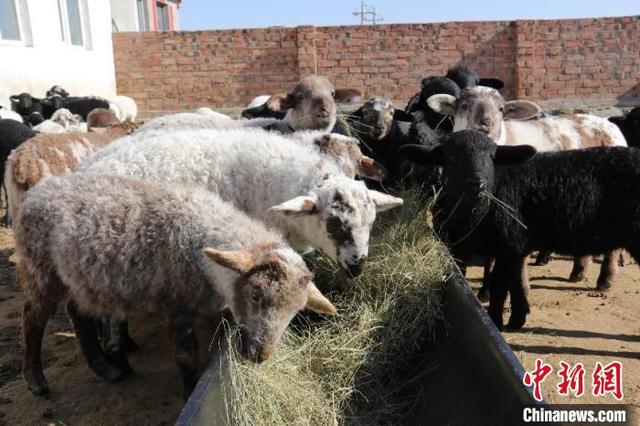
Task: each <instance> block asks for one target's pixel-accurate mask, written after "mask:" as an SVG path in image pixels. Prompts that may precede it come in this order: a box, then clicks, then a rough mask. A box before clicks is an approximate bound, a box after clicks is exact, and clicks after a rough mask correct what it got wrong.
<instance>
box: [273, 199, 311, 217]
mask: <svg viewBox="0 0 640 426" xmlns="http://www.w3.org/2000/svg"><path fill="white" fill-rule="evenodd" d="M317 202H318V200H317V198H316V197H315V196H310V195H301V196H299V197H296V198H292V199H290V200H288V201H285V202H284V203H281V204H278V205H276V206H273V207H270V208H269V212H271V213H282V214H284V215H286V216H304V215H311V214H315V213H317V212H318V209H317V208H316V203H317Z"/></svg>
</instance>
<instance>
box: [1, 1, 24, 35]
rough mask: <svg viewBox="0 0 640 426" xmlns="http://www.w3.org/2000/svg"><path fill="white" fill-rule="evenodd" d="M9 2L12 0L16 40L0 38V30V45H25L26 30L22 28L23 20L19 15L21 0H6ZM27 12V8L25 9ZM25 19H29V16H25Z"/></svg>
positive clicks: (20, 13)
mask: <svg viewBox="0 0 640 426" xmlns="http://www.w3.org/2000/svg"><path fill="white" fill-rule="evenodd" d="M8 1H10V2H13V9H14V10H15V19H16V26H17V28H18V37H19V39H18V40H12V39H5V38H2V32H0V45H3V46H26V45H27V40H26V38H27V37H26V31H25V28H23V22H22V19H20V18H21V16H22V13H23V11H22V9H21V8H22V4H23V3H22V2H21V1H20V0H8ZM26 12H27V13H28V10H27V11H26ZM27 19H30V17H29V16H27Z"/></svg>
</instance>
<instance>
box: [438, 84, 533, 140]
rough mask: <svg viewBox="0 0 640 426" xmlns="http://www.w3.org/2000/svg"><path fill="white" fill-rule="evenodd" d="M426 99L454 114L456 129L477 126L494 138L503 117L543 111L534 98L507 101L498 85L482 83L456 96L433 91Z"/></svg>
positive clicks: (520, 117)
mask: <svg viewBox="0 0 640 426" xmlns="http://www.w3.org/2000/svg"><path fill="white" fill-rule="evenodd" d="M427 103H428V104H429V106H430V107H431V108H432V109H433V110H435V111H437V112H439V113H441V114H445V115H450V116H453V117H454V126H453V131H454V132H457V131H460V130H476V131H478V132H481V133H484V134H486V135H487V136H489V137H490V138H491V139H492V140H494V141H498V140H499V139H500V136H501V134H502V129H503V126H502V124H503V120H504V119H513V120H529V119H531V118H534V117H535V116H537V115H538V114H539V113H540V111H541V110H540V107H539V106H538V105H536V104H535V103H533V102H528V101H510V102H505V101H504V99H503V97H502V95H500V93H499V92H498V91H497V90H496V89H492V88H489V87H483V86H476V87H473V88H468V89H465V90H463V91H462V93H461V95H460V97H458V98H457V99H456V98H454V97H453V96H450V95H434V96H431V97H430V98H429V99H428V100H427Z"/></svg>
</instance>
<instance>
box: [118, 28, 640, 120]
mask: <svg viewBox="0 0 640 426" xmlns="http://www.w3.org/2000/svg"><path fill="white" fill-rule="evenodd" d="M113 39H114V50H115V61H116V77H117V85H118V92H119V93H120V94H124V95H128V96H132V97H133V98H134V99H135V100H136V101H137V102H138V106H139V108H140V110H141V111H146V112H150V111H174V110H184V109H192V108H197V107H200V106H212V107H218V108H220V107H238V106H244V105H246V104H247V103H248V102H249V101H250V100H251V99H252V98H253V97H254V96H256V95H259V94H268V93H276V92H285V91H288V90H290V89H291V88H292V86H293V85H294V84H295V82H296V81H297V80H298V79H299V78H300V77H301V76H304V75H308V74H313V73H317V74H322V75H326V76H327V77H329V78H330V79H331V80H332V81H333V82H334V83H335V85H336V87H357V88H361V89H364V90H365V92H366V94H367V95H384V96H386V97H388V98H390V99H396V100H402V101H404V100H406V99H408V98H409V97H410V96H412V95H413V94H414V93H415V92H416V91H417V90H418V87H419V84H420V80H421V79H422V77H424V76H425V75H429V74H443V73H444V72H445V71H446V69H447V68H449V67H451V66H453V65H455V64H458V63H465V64H467V65H470V66H471V67H473V68H475V69H476V70H477V71H478V72H479V73H480V75H481V76H487V77H498V78H501V79H502V80H504V81H505V83H506V85H507V87H506V89H505V90H504V94H505V96H507V97H509V98H514V97H522V98H529V99H534V100H558V99H565V100H578V99H579V100H584V99H591V100H598V101H600V102H602V101H607V102H609V103H611V104H614V103H616V102H619V101H627V102H629V101H630V102H634V100H635V102H636V103H640V84H639V83H640V42H638V40H640V16H636V17H622V18H601V19H573V20H553V21H511V22H507V21H502V22H453V23H442V24H397V25H378V26H376V27H370V26H341V27H313V26H303V27H297V28H269V29H250V30H224V31H192V32H165V33H157V32H153V33H115V34H114V36H113Z"/></svg>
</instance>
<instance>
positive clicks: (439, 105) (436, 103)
mask: <svg viewBox="0 0 640 426" xmlns="http://www.w3.org/2000/svg"><path fill="white" fill-rule="evenodd" d="M427 105H429V108H431V109H432V110H434V111H435V112H439V113H440V114H443V115H451V116H453V115H456V98H455V96H451V95H447V94H444V93H441V94H439V95H433V96H430V97H429V99H427Z"/></svg>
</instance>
